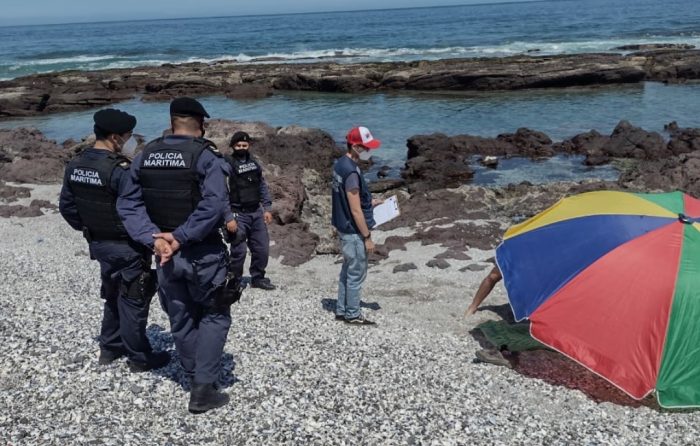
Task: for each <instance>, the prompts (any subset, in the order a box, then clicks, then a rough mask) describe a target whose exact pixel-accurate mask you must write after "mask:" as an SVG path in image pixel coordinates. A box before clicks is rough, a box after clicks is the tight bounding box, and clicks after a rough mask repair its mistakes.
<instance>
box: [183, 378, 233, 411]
mask: <svg viewBox="0 0 700 446" xmlns="http://www.w3.org/2000/svg"><path fill="white" fill-rule="evenodd" d="M228 400H229V398H228V395H226V394H225V393H223V392H219V391H218V390H216V387H215V386H214V384H213V383H208V384H200V383H196V382H192V391H191V392H190V405H189V406H188V409H189V411H190V412H192V413H204V412H206V411H208V410H211V409H216V408H217V407H221V406H224V405H226V403H228Z"/></svg>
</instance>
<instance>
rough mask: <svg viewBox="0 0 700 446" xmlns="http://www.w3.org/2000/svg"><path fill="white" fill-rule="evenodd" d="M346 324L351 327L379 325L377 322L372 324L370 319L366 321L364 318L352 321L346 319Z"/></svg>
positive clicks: (356, 318)
mask: <svg viewBox="0 0 700 446" xmlns="http://www.w3.org/2000/svg"><path fill="white" fill-rule="evenodd" d="M345 323H346V324H351V325H377V323H376V322H372V321H370V320H368V319H365V317H364V316H358V317H354V318H352V319H345Z"/></svg>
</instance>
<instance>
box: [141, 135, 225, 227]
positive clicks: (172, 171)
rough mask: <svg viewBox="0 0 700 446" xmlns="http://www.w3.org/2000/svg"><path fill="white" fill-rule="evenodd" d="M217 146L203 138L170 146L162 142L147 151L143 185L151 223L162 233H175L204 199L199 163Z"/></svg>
mask: <svg viewBox="0 0 700 446" xmlns="http://www.w3.org/2000/svg"><path fill="white" fill-rule="evenodd" d="M210 146H213V143H212V142H211V141H208V140H206V139H203V138H191V139H189V138H188V139H184V140H183V141H182V142H181V143H178V144H166V143H165V142H163V138H158V139H155V140H153V141H151V142H150V143H148V145H147V146H146V147H145V148H144V149H143V155H142V158H141V165H140V166H139V168H140V174H139V181H140V183H141V189H142V194H143V202H144V204H145V205H146V211H147V212H148V216H149V217H150V218H151V221H153V223H155V225H156V226H158V227H159V228H160V229H161V230H162V231H173V230H175V228H177V227H178V226H180V225H181V224H183V223H184V222H185V221H187V218H188V217H189V216H190V214H192V212H194V210H195V208H196V207H197V204H198V203H199V201H200V200H201V199H202V195H201V192H200V190H199V177H198V175H197V160H199V156H200V155H201V154H202V152H203V151H204V150H205V149H206V148H207V147H210Z"/></svg>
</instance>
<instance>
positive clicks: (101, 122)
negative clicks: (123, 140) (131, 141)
mask: <svg viewBox="0 0 700 446" xmlns="http://www.w3.org/2000/svg"><path fill="white" fill-rule="evenodd" d="M92 118H93V120H94V121H95V131H96V132H97V131H98V129H99V130H101V131H102V133H108V134H117V135H123V134H124V133H128V132H130V131H132V130H134V127H136V117H134V116H132V115H130V114H129V113H127V112H123V111H121V110H116V109H114V108H106V109H104V110H100V111H98V112H96V113H95V114H94V115H93V116H92Z"/></svg>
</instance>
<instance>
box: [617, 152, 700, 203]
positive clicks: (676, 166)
mask: <svg viewBox="0 0 700 446" xmlns="http://www.w3.org/2000/svg"><path fill="white" fill-rule="evenodd" d="M619 183H620V184H621V185H622V186H624V187H626V188H629V189H632V190H637V191H645V192H669V191H674V190H681V191H684V192H687V193H689V194H690V195H692V196H694V197H700V151H694V152H690V153H683V154H681V155H677V156H674V157H670V158H667V159H663V160H653V161H652V160H647V161H643V162H641V163H639V164H638V165H637V166H636V167H635V168H633V169H632V170H630V171H628V172H625V173H624V174H623V175H622V176H621V177H620V181H619Z"/></svg>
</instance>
